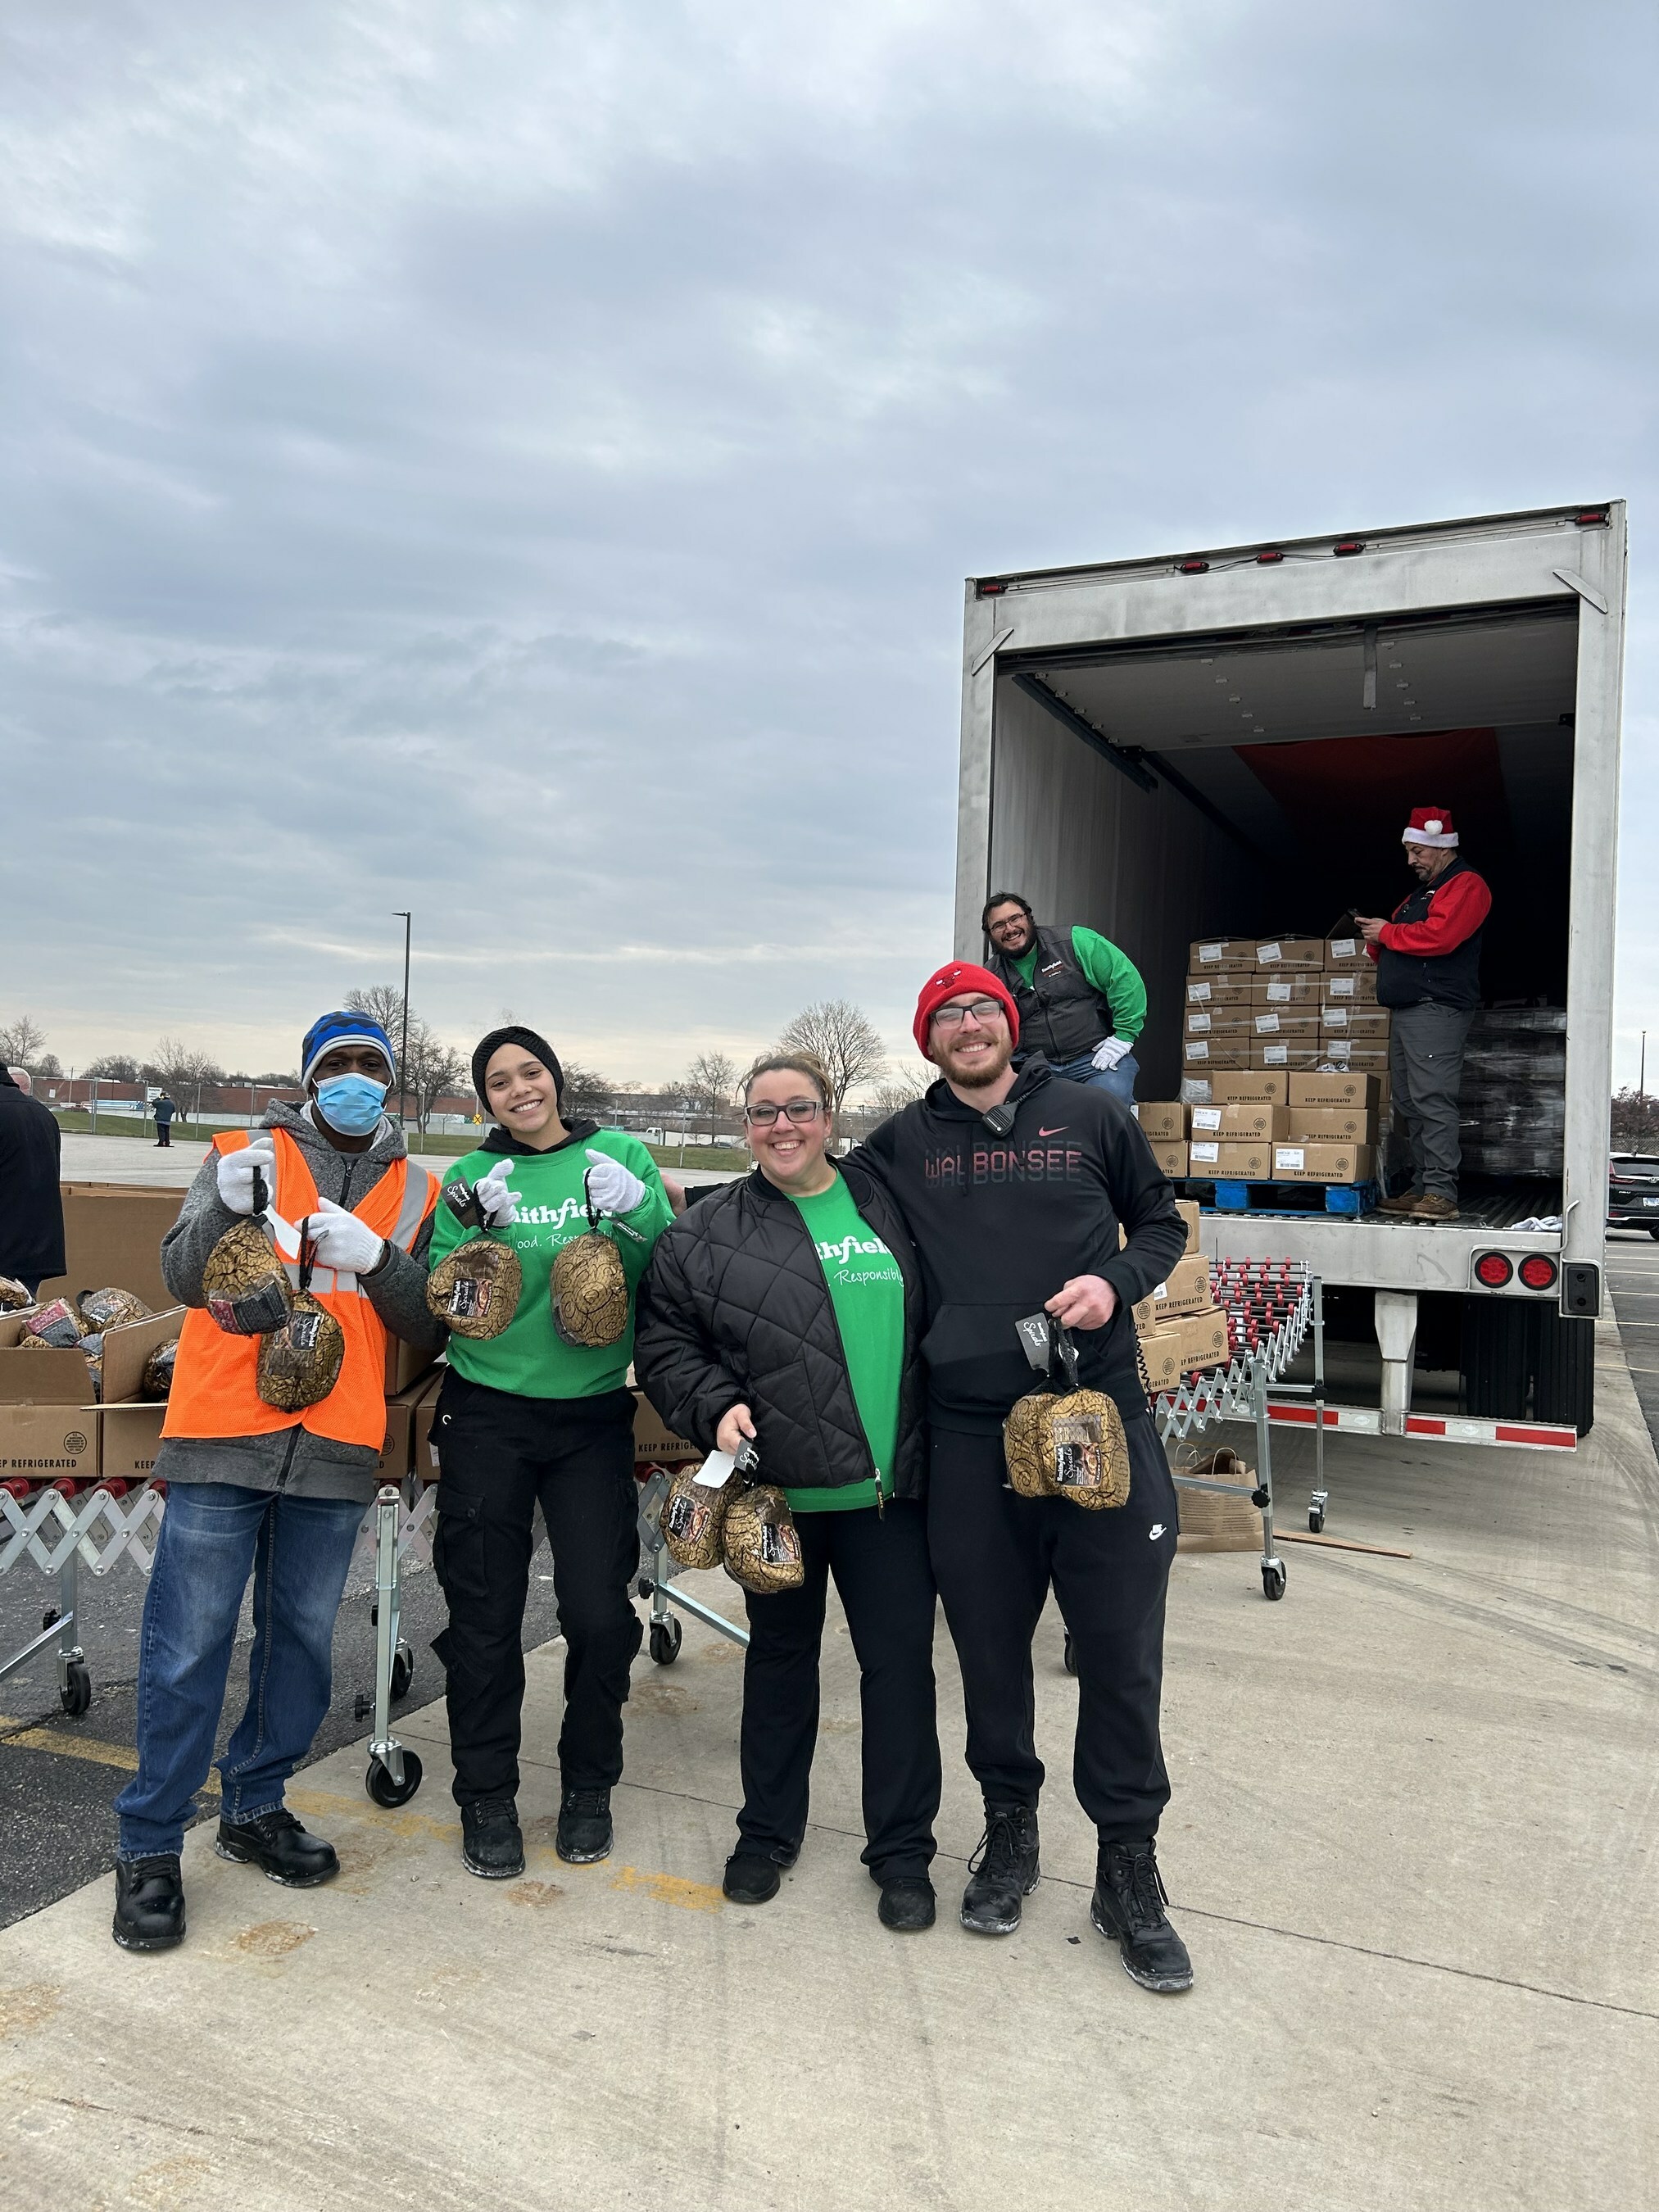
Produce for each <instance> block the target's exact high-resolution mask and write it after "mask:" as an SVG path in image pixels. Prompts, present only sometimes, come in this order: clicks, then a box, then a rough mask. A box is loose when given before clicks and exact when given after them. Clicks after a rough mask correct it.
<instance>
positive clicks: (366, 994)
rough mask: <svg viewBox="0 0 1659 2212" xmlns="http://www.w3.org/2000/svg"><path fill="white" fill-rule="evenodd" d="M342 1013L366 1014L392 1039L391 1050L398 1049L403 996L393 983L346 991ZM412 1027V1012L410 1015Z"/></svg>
mask: <svg viewBox="0 0 1659 2212" xmlns="http://www.w3.org/2000/svg"><path fill="white" fill-rule="evenodd" d="M344 1011H345V1012H347V1013H349V1014H367V1015H368V1018H369V1019H370V1021H372V1022H374V1023H377V1024H379V1026H380V1028H381V1029H383V1030H385V1031H386V1035H387V1036H389V1037H390V1038H391V1039H392V1050H393V1051H394V1052H396V1050H397V1049H398V1031H399V1030H401V1029H402V1027H403V1025H404V994H403V993H402V992H401V991H400V990H399V989H398V986H397V985H396V984H395V983H371V984H369V986H368V988H367V989H366V990H361V991H348V992H347V993H346V995H345V1007H344ZM415 1018H416V1017H415V1015H414V1013H413V1012H410V1025H411V1026H412V1025H413V1024H414V1021H415Z"/></svg>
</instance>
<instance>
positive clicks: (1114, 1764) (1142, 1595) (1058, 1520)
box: [927, 1394, 1176, 1840]
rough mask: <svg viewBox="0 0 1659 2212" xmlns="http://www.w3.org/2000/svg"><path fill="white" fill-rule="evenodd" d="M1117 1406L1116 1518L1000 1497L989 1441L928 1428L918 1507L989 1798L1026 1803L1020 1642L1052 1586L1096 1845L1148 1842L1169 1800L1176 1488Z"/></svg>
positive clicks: (1024, 1649)
mask: <svg viewBox="0 0 1659 2212" xmlns="http://www.w3.org/2000/svg"><path fill="white" fill-rule="evenodd" d="M1126 1395H1127V1394H1126ZM1130 1406H1131V1408H1133V1401H1130ZM1120 1410H1123V1411H1124V1427H1125V1430H1126V1431H1127V1437H1128V1443H1129V1466H1130V1474H1131V1480H1130V1487H1129V1496H1128V1500H1127V1504H1124V1505H1122V1506H1121V1507H1119V1508H1117V1509H1115V1510H1104V1511H1101V1512H1091V1511H1087V1510H1085V1509H1084V1508H1083V1507H1081V1506H1078V1505H1073V1504H1068V1503H1067V1501H1066V1499H1065V1498H1021V1497H1020V1496H1019V1495H1018V1493H1017V1492H1015V1491H1013V1490H1012V1489H1010V1488H1009V1487H1008V1486H1007V1468H1006V1463H1005V1462H1004V1459H1003V1454H1002V1438H1001V1437H1000V1434H999V1435H995V1436H961V1435H956V1434H953V1433H951V1431H948V1430H943V1429H940V1428H939V1427H937V1426H935V1428H934V1430H933V1447H932V1471H931V1474H930V1477H929V1486H928V1497H927V1543H928V1549H929V1551H930V1552H931V1553H932V1555H933V1572H934V1575H935V1576H936V1577H937V1578H938V1582H939V1595H940V1597H941V1598H942V1599H943V1600H944V1602H945V1620H946V1622H947V1623H948V1625H949V1626H950V1630H951V1639H952V1641H953V1642H954V1643H955V1644H956V1647H957V1659H958V1661H959V1662H961V1667H962V1686H963V1699H964V1702H965V1703H966V1705H967V1709H968V1765H969V1768H970V1770H971V1771H972V1772H973V1774H974V1776H975V1779H976V1780H977V1781H978V1783H979V1785H980V1788H981V1790H983V1792H984V1793H985V1796H987V1798H988V1799H992V1800H995V1801H998V1802H1002V1803H1005V1804H1019V1805H1030V1806H1035V1805H1036V1802H1037V1793H1038V1792H1039V1791H1040V1790H1041V1789H1042V1779H1043V1768H1042V1760H1041V1759H1039V1758H1038V1757H1037V1754H1036V1692H1035V1686H1034V1684H1033V1681H1032V1675H1031V1638H1032V1637H1033V1635H1034V1634H1035V1633H1036V1625H1037V1621H1038V1619H1039V1617H1040V1616H1041V1614H1042V1607H1043V1604H1044V1602H1045V1601H1046V1600H1047V1597H1048V1591H1049V1589H1050V1586H1051V1585H1052V1587H1053V1589H1054V1596H1055V1598H1056V1599H1057V1600H1058V1601H1059V1605H1060V1613H1061V1616H1062V1617H1063V1619H1064V1620H1065V1623H1066V1627H1067V1628H1068V1629H1069V1630H1070V1631H1071V1633H1072V1643H1073V1651H1074V1654H1075V1656H1076V1661H1077V1674H1078V1713H1077V1740H1076V1744H1075V1747H1074V1749H1073V1769H1072V1772H1073V1783H1074V1785H1075V1787H1076V1790H1077V1794H1078V1798H1079V1802H1080V1803H1081V1805H1082V1807H1083V1809H1084V1811H1085V1813H1086V1814H1088V1816H1089V1818H1090V1819H1091V1820H1092V1821H1093V1822H1094V1823H1095V1826H1096V1827H1097V1829H1098V1830H1099V1832H1100V1834H1101V1837H1102V1838H1103V1840H1107V1839H1110V1838H1117V1837H1128V1836H1146V1835H1152V1834H1153V1833H1154V1832H1156V1830H1157V1827H1158V1815H1159V1814H1160V1813H1161V1812H1162V1811H1163V1809H1164V1806H1165V1805H1167V1804H1168V1802H1170V1781H1169V1777H1168V1775H1167V1774H1166V1773H1165V1771H1164V1753H1163V1750H1162V1748H1161V1747H1160V1745H1159V1742H1158V1698H1159V1693H1160V1691H1161V1689H1162V1687H1163V1680H1164V1589H1165V1586H1166V1584H1167V1583H1168V1581H1169V1577H1170V1561H1171V1559H1173V1558H1174V1557H1175V1548H1176V1492H1175V1485H1174V1483H1173V1482H1172V1481H1171V1480H1170V1468H1169V1462H1168V1461H1167V1460H1166V1459H1165V1458H1164V1447H1163V1445H1162V1444H1161V1443H1159V1442H1158V1431H1156V1429H1154V1427H1153V1426H1152V1416H1151V1414H1150V1413H1146V1411H1145V1410H1144V1401H1142V1409H1141V1410H1139V1411H1135V1410H1124V1409H1123V1408H1122V1407H1120Z"/></svg>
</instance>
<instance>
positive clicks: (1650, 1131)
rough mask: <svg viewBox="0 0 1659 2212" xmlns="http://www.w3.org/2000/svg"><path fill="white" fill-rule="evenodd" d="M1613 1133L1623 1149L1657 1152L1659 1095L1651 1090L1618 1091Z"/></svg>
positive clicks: (1614, 1097)
mask: <svg viewBox="0 0 1659 2212" xmlns="http://www.w3.org/2000/svg"><path fill="white" fill-rule="evenodd" d="M1612 1133H1613V1143H1614V1144H1615V1145H1617V1146H1619V1147H1620V1150H1621V1151H1624V1152H1652V1151H1654V1150H1655V1149H1656V1146H1659V1097H1656V1096H1655V1095H1654V1093H1653V1092H1652V1091H1629V1090H1626V1091H1614V1092H1613V1132H1612Z"/></svg>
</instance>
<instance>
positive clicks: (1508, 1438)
mask: <svg viewBox="0 0 1659 2212" xmlns="http://www.w3.org/2000/svg"><path fill="white" fill-rule="evenodd" d="M1498 1443H1500V1444H1554V1445H1557V1446H1558V1447H1559V1449H1561V1450H1563V1451H1577V1449H1578V1431H1577V1429H1556V1428H1550V1429H1538V1428H1528V1429H1523V1428H1518V1427H1517V1426H1516V1424H1515V1423H1514V1422H1513V1421H1499V1422H1498Z"/></svg>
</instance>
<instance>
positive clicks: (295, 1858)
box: [214, 1805, 340, 1889]
mask: <svg viewBox="0 0 1659 2212" xmlns="http://www.w3.org/2000/svg"><path fill="white" fill-rule="evenodd" d="M214 1848H215V1849H216V1850H217V1852H218V1854H219V1856H220V1857H221V1858H222V1859H234V1861H235V1862H236V1863H238V1864H239V1865H246V1866H257V1867H258V1869H260V1871H261V1872H262V1873H263V1874H264V1875H266V1876H268V1878H269V1879H270V1881H280V1882H281V1883H282V1884H283V1887H284V1888H286V1889H315V1888H316V1887H317V1885H318V1883H319V1882H320V1881H333V1879H334V1877H335V1875H337V1874H338V1872H339V1871H340V1862H339V1859H338V1858H337V1856H336V1854H335V1850H334V1846H333V1844H325V1842H324V1841H323V1839H322V1838H321V1837H320V1836H313V1835H312V1834H310V1833H309V1832H307V1830H306V1829H304V1828H302V1827H301V1826H300V1823H299V1822H298V1821H297V1820H295V1817H294V1815H293V1814H292V1813H290V1812H289V1809H288V1808H287V1806H286V1805H278V1806H277V1807H276V1809H275V1810H274V1811H273V1812H270V1813H261V1814H258V1817H257V1818H256V1819H254V1820H221V1821H220V1823H219V1840H218V1842H217V1844H216V1845H215V1846H214Z"/></svg>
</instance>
